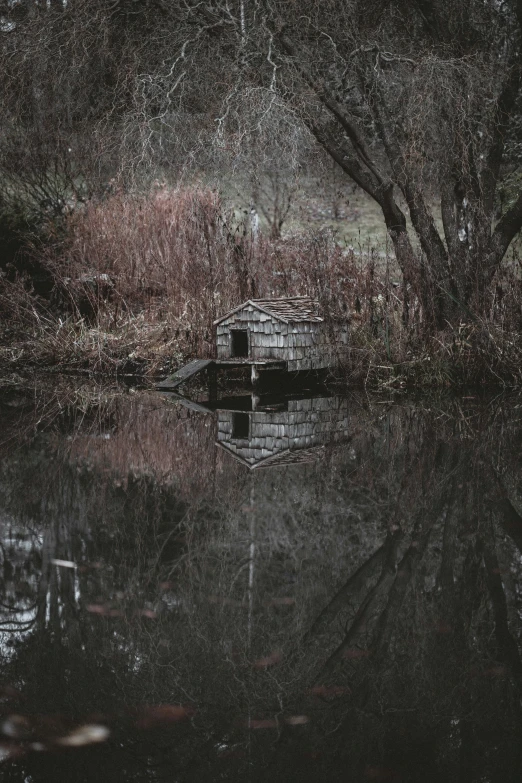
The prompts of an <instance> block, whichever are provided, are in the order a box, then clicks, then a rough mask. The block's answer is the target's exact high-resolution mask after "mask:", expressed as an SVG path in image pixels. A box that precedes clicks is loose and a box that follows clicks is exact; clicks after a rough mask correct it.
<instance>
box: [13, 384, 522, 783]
mask: <svg viewBox="0 0 522 783" xmlns="http://www.w3.org/2000/svg"><path fill="white" fill-rule="evenodd" d="M219 405H220V406H221V407H220V409H219V410H217V411H216V412H214V413H212V414H211V413H209V412H208V411H207V412H206V413H205V412H204V410H205V409H204V408H203V409H202V410H201V412H199V413H197V412H195V411H194V410H187V409H186V408H184V407H182V406H181V405H179V404H178V403H173V401H172V400H170V399H168V398H161V397H159V395H156V394H151V393H146V392H144V393H135V394H121V393H120V392H119V391H118V390H117V389H116V390H103V389H93V388H90V387H84V388H81V389H69V388H61V389H60V390H58V391H57V392H56V395H55V396H54V397H53V396H51V395H49V396H47V395H45V394H44V393H42V392H38V394H36V395H35V393H34V391H32V392H28V393H27V394H26V395H24V394H15V393H14V392H10V393H9V394H8V393H7V392H6V393H4V394H3V395H2V396H0V415H1V422H0V423H1V425H2V433H3V434H2V444H3V445H2V446H1V452H0V456H1V462H0V520H1V523H2V527H1V531H0V544H1V546H0V552H1V553H2V562H1V568H0V588H1V591H2V596H1V602H0V643H1V653H2V659H1V662H0V677H1V679H0V688H1V691H0V696H1V698H2V718H1V723H0V730H1V732H2V737H1V739H0V748H1V753H2V758H3V761H2V764H1V766H0V779H1V780H5V781H16V783H18V782H19V781H20V783H21V782H22V781H31V782H32V781H35V782H36V781H68V782H71V781H72V782H76V781H91V780H92V781H95V780H100V779H103V780H107V781H115V782H116V781H155V780H164V781H173V780H176V781H187V782H189V781H190V782H192V781H194V782H195V781H217V780H231V781H232V780H233V781H242V780H252V781H260V782H261V781H266V780H271V781H303V780H304V781H307V780H310V781H323V780H324V781H351V780H353V781H361V782H362V781H371V780H377V781H404V783H409V782H410V781H411V783H418V781H440V782H441V783H442V781H444V782H446V781H455V783H457V781H458V783H474V782H475V781H477V782H478V781H491V783H497V782H498V783H500V781H502V783H505V782H506V781H513V783H514V782H515V781H519V780H520V773H521V771H522V765H521V752H522V742H521V739H522V737H521V725H522V721H521V717H522V716H521V694H522V663H521V657H520V644H521V639H522V623H521V616H522V615H521V612H522V590H521V575H522V557H521V552H522V518H521V516H520V509H521V508H522V487H521V460H520V434H521V426H520V425H521V420H520V410H521V408H520V407H518V405H517V403H516V402H510V401H509V400H506V399H500V398H499V399H496V400H489V401H480V400H478V399H461V400H448V401H445V402H435V401H433V400H425V401H423V402H421V403H413V402H407V401H403V402H402V403H400V404H395V405H393V404H391V403H386V401H383V400H382V399H377V400H371V399H362V400H360V401H358V400H357V399H355V398H351V399H350V400H349V401H347V400H344V399H338V398H337V399H336V398H334V397H332V398H326V397H323V398H316V399H315V400H313V399H312V400H309V401H308V402H307V401H305V400H297V399H293V400H286V401H283V403H281V401H280V400H279V401H278V400H272V401H266V400H260V401H257V400H253V401H252V400H243V401H240V402H238V401H237V400H236V401H232V402H231V403H230V405H228V403H225V404H224V403H223V401H221V402H220V403H219ZM227 407H229V408H231V409H232V410H226V408H227ZM256 408H257V409H256ZM260 408H261V409H260ZM233 412H236V413H238V414H241V413H242V414H246V415H247V416H248V437H247V432H246V424H245V420H243V422H241V421H240V420H239V421H238V422H236V430H235V436H234V424H233V422H232V421H231V420H230V418H229V416H230V414H231V413H233ZM275 414H277V416H281V417H282V418H279V419H278V418H277V417H275ZM284 416H286V417H287V418H286V419H285V418H284ZM263 417H264V418H263ZM288 417H289V418H288ZM292 417H294V418H293V419H292ZM301 418H302V420H299V421H298V419H301ZM224 422H228V424H227V426H226V427H225V426H222V423H224ZM310 422H312V424H313V426H312V425H311V424H310ZM332 422H333V423H334V424H332ZM258 424H260V425H263V426H265V427H267V428H268V427H270V428H275V427H283V430H277V434H276V431H275V429H270V430H268V429H266V430H265V433H264V435H260V434H259V431H255V427H257V426H258ZM319 424H321V426H318V425H319ZM322 424H324V427H322ZM230 427H232V429H230ZM299 427H301V429H300V430H299ZM227 428H228V429H227ZM292 428H293V429H292ZM256 432H257V434H255V433H256ZM220 433H221V435H220ZM258 437H259V438H261V439H263V438H264V439H265V440H264V445H262V444H261V445H260V444H258V445H257V446H256V447H255V449H257V450H258V451H261V454H260V460H259V461H257V462H256V460H257V456H258V455H257V454H254V453H253V454H247V455H246V457H244V456H242V455H240V456H242V459H245V461H246V463H247V465H248V468H252V467H253V466H255V465H262V464H263V460H264V461H265V462H264V464H270V461H271V460H273V462H272V464H273V465H274V469H272V470H257V469H254V470H251V469H247V467H246V466H245V465H244V464H241V462H240V461H239V460H238V459H231V456H230V454H231V452H230V448H229V447H230V444H232V443H234V444H235V445H236V448H237V449H241V448H243V446H242V445H241V444H242V443H243V442H246V446H245V448H247V449H250V448H251V444H252V442H253V439H254V438H258ZM270 438H272V439H273V443H272V445H269V443H270V441H269V439H270ZM286 438H288V443H287V442H286V440H285V439H286ZM306 438H310V439H311V440H310V441H309V442H307V441H306ZM299 439H301V440H299ZM337 439H338V440H337ZM216 441H218V442H219V443H223V444H226V448H227V450H228V453H225V448H223V447H216V445H215V443H216ZM336 441H337V442H336ZM297 444H298V446H297ZM263 448H264V449H265V452H266V451H268V452H269V454H268V455H267V454H265V455H263V452H262V450H263ZM255 449H253V450H254V451H255ZM307 452H310V454H315V455H318V456H319V459H314V460H313V462H312V463H309V462H308V461H305V462H303V463H292V464H287V465H284V464H281V463H279V465H278V467H277V468H276V467H275V465H277V463H278V460H283V459H284V458H285V456H284V455H287V456H288V455H292V459H293V458H294V457H296V456H297V455H299V454H306V453H307Z"/></svg>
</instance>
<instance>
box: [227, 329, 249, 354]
mask: <svg viewBox="0 0 522 783" xmlns="http://www.w3.org/2000/svg"><path fill="white" fill-rule="evenodd" d="M231 334H232V356H233V357H237V358H242V357H243V358H246V357H247V356H248V329H232V331H231Z"/></svg>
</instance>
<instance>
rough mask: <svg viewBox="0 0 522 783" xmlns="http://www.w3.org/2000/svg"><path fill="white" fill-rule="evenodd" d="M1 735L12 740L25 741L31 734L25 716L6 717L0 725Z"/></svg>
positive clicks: (29, 723)
mask: <svg viewBox="0 0 522 783" xmlns="http://www.w3.org/2000/svg"><path fill="white" fill-rule="evenodd" d="M0 728H1V731H2V734H5V736H6V737H11V738H12V739H27V738H28V737H30V736H31V734H32V730H33V728H32V725H31V722H30V721H29V719H28V718H26V717H25V715H8V716H7V718H6V719H5V720H4V721H3V722H2V725H1V727H0Z"/></svg>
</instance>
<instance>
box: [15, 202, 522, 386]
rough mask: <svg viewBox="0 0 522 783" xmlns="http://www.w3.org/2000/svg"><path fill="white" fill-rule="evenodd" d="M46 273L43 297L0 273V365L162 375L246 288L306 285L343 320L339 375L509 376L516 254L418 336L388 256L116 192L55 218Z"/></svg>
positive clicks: (387, 379)
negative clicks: (483, 304) (471, 306)
mask: <svg viewBox="0 0 522 783" xmlns="http://www.w3.org/2000/svg"><path fill="white" fill-rule="evenodd" d="M34 252H38V254H39V260H40V261H41V262H42V264H43V265H44V266H45V268H46V269H47V270H48V271H49V272H50V273H51V274H52V277H53V279H54V281H55V285H54V291H53V294H52V297H51V299H50V300H45V301H44V300H42V299H41V298H39V297H37V296H36V295H35V294H34V291H32V290H31V287H30V285H28V284H27V281H23V280H18V281H15V282H14V283H13V282H11V283H8V282H6V280H5V279H4V280H3V281H0V313H1V314H2V315H3V316H4V325H5V326H4V329H5V330H6V331H5V334H4V340H3V347H1V348H0V361H1V359H2V358H3V360H4V362H9V363H10V364H13V363H17V362H18V363H23V362H24V361H25V362H27V361H32V362H34V363H39V364H47V365H59V366H62V367H64V366H68V367H73V368H80V367H84V368H86V369H89V370H98V371H104V372H114V371H119V372H122V371H123V372H148V373H154V372H165V371H167V370H169V369H171V368H172V367H175V366H176V365H177V364H179V363H180V362H181V361H183V360H184V359H185V358H188V357H193V356H201V357H210V356H212V355H213V351H214V344H213V339H214V336H213V334H214V330H213V326H212V324H213V321H214V320H215V318H217V317H218V316H219V315H221V314H223V313H225V312H226V311H227V310H228V309H230V308H232V307H234V306H236V305H237V304H238V303H240V302H241V301H244V300H245V299H247V298H250V297H271V296H274V297H277V296H296V295H300V294H308V295H310V296H313V297H315V298H317V299H318V300H319V301H320V303H321V305H322V307H323V309H324V311H325V313H326V314H327V315H328V316H329V317H331V318H332V322H333V321H334V320H335V319H336V318H338V317H349V319H350V321H351V355H350V360H349V363H348V367H347V368H346V370H347V372H348V375H349V377H350V379H351V380H352V381H354V382H364V383H367V384H370V385H379V386H381V387H387V386H392V387H401V386H405V385H410V384H411V383H422V384H439V385H440V384H442V385H449V384H454V383H480V382H485V381H495V380H499V379H501V380H503V381H506V380H507V381H508V382H510V383H518V382H520V380H521V377H522V374H521V373H522V371H521V369H520V368H521V366H522V363H521V361H520V360H521V358H522V344H521V337H520V332H521V329H522V286H521V281H520V274H519V271H520V270H519V269H518V267H517V262H516V260H515V261H514V262H513V263H512V264H510V265H508V267H507V269H506V270H505V271H504V273H503V275H502V277H499V278H498V279H497V280H496V284H495V288H494V289H492V291H491V296H490V299H489V302H488V310H487V312H483V313H480V314H476V313H471V312H469V311H463V316H462V322H461V323H459V324H456V325H455V324H453V325H449V324H448V327H447V329H446V330H444V331H443V332H442V333H440V334H437V335H427V334H426V333H425V329H424V322H425V318H424V314H423V312H422V309H421V308H420V306H419V303H418V302H417V301H416V300H415V298H414V297H413V295H412V292H411V291H410V290H409V289H408V287H406V286H404V284H403V282H402V280H401V278H400V277H399V276H397V274H396V272H394V270H395V265H394V260H393V258H391V257H382V255H381V254H379V253H376V252H375V251H373V250H372V249H371V248H370V249H366V250H359V251H358V252H357V251H354V250H351V249H349V250H347V249H343V248H341V247H340V246H339V244H338V243H336V242H335V241H334V237H333V236H332V235H328V234H326V233H320V234H315V235H312V234H302V235H299V236H294V237H291V238H286V239H281V238H277V239H274V238H269V237H265V236H263V235H254V234H253V233H252V231H251V230H250V227H249V224H248V222H247V221H244V220H243V219H242V216H241V215H238V213H237V212H234V210H227V209H226V207H225V206H224V204H223V203H222V201H221V199H220V196H219V195H218V194H217V193H216V192H215V191H212V190H210V189H208V188H203V187H187V188H178V189H175V190H171V189H166V188H163V187H158V188H156V189H155V190H153V191H152V192H150V193H148V194H145V195H129V194H126V193H122V192H115V193H112V194H110V195H108V196H107V197H106V198H105V199H104V200H102V201H99V202H97V203H91V204H89V205H87V206H86V207H85V208H83V209H82V210H81V211H77V212H76V213H74V214H72V215H70V216H69V217H68V218H67V219H66V224H65V231H64V232H63V234H62V235H61V236H60V237H57V238H56V240H55V241H54V242H51V243H48V244H47V245H45V246H44V247H40V248H39V249H38V250H36V249H35V250H34Z"/></svg>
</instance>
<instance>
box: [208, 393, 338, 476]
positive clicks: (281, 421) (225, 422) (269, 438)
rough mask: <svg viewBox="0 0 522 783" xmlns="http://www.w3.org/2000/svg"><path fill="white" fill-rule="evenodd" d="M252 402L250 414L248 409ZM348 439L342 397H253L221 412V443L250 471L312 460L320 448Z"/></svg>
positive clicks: (219, 440)
mask: <svg viewBox="0 0 522 783" xmlns="http://www.w3.org/2000/svg"><path fill="white" fill-rule="evenodd" d="M250 400H251V407H252V410H251V411H246V410H244V409H245V408H246V407H247V405H246V403H247V402H250ZM238 402H239V405H238V404H237V403H238ZM234 403H236V405H237V408H236V405H234ZM241 403H243V405H241ZM218 405H220V403H218ZM221 405H223V402H222V403H221ZM348 436H349V418H348V400H347V399H346V398H342V397H313V398H308V399H307V398H280V399H279V400H276V399H274V398H272V399H271V398H265V399H263V398H260V397H257V396H255V395H252V397H251V398H248V397H247V398H245V399H241V398H240V399H239V400H234V401H233V403H232V405H231V407H228V408H224V407H218V409H217V443H218V445H219V446H221V447H222V448H224V449H225V450H226V451H229V452H230V453H231V454H232V455H233V456H234V457H235V458H236V459H238V460H239V461H240V462H242V463H243V464H244V465H247V466H248V467H249V468H251V469H254V468H258V467H270V466H275V465H285V464H291V463H297V462H304V461H313V460H314V459H316V458H317V457H318V456H319V453H318V451H317V449H318V448H319V447H321V446H324V445H325V444H327V443H334V442H335V443H338V442H340V441H342V440H346V439H347V438H348Z"/></svg>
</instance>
